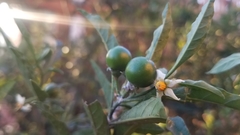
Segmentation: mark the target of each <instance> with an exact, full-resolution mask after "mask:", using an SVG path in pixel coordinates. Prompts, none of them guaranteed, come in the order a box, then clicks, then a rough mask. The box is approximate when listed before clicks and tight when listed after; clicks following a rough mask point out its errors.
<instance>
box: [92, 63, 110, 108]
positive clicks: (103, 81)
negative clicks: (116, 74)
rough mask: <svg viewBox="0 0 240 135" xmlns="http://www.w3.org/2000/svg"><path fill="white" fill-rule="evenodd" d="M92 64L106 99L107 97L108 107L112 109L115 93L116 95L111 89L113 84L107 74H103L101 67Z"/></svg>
mask: <svg viewBox="0 0 240 135" xmlns="http://www.w3.org/2000/svg"><path fill="white" fill-rule="evenodd" d="M91 64H92V67H93V69H94V72H95V74H96V77H97V80H98V81H99V83H100V85H101V87H102V89H103V93H104V97H105V100H106V103H107V106H108V108H109V109H110V108H111V106H112V101H113V93H114V91H113V90H112V89H111V83H110V82H109V81H108V79H107V77H106V76H105V74H104V73H103V72H102V70H101V69H100V67H99V66H98V65H97V64H96V63H95V62H94V61H91Z"/></svg>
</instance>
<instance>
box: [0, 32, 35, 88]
mask: <svg viewBox="0 0 240 135" xmlns="http://www.w3.org/2000/svg"><path fill="white" fill-rule="evenodd" d="M0 33H2V36H3V38H4V40H5V42H6V44H7V47H8V48H9V49H10V50H11V52H12V54H13V56H14V57H15V58H16V61H17V64H18V67H19V69H20V72H21V74H22V75H23V77H24V81H25V82H26V84H27V87H28V88H29V89H31V84H30V83H29V81H28V80H29V79H30V78H29V76H30V75H29V70H27V67H26V66H27V65H26V64H24V62H23V60H22V57H21V56H22V52H20V51H18V50H17V48H15V47H14V46H13V45H12V43H11V41H10V40H9V39H8V37H7V35H6V34H5V33H4V32H3V30H2V29H1V28H0ZM31 92H32V91H31Z"/></svg>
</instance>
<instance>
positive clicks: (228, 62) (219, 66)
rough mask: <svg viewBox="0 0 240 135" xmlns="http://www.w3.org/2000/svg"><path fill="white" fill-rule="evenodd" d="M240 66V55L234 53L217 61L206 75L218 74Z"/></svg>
mask: <svg viewBox="0 0 240 135" xmlns="http://www.w3.org/2000/svg"><path fill="white" fill-rule="evenodd" d="M238 65H240V53H234V54H232V55H230V56H228V57H226V58H223V59H221V60H220V61H218V62H217V63H216V64H215V65H214V67H213V68H212V69H211V70H210V71H208V72H207V73H208V74H219V73H223V72H226V71H229V70H231V69H233V68H235V67H236V66H238Z"/></svg>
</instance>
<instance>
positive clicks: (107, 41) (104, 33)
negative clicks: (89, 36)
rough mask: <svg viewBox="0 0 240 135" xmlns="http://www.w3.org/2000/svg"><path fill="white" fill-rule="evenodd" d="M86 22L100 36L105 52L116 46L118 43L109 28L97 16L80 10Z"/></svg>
mask: <svg viewBox="0 0 240 135" xmlns="http://www.w3.org/2000/svg"><path fill="white" fill-rule="evenodd" d="M80 12H81V13H82V15H84V16H85V17H86V18H87V20H88V21H89V22H90V23H91V24H92V25H93V27H94V28H95V29H96V30H97V32H98V34H99V35H100V37H101V39H102V41H103V43H104V45H105V48H106V50H110V49H111V48H113V47H114V46H117V45H118V42H117V40H116V38H115V36H114V35H112V34H111V30H110V26H109V24H108V23H106V22H105V21H104V20H103V19H102V18H101V17H100V16H99V15H95V14H89V13H87V12H86V11H84V10H80Z"/></svg>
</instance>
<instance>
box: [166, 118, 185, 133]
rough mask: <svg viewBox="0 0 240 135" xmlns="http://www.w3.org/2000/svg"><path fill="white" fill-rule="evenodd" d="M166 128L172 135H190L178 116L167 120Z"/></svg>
mask: <svg viewBox="0 0 240 135" xmlns="http://www.w3.org/2000/svg"><path fill="white" fill-rule="evenodd" d="M167 127H168V129H169V130H170V131H171V132H172V133H173V135H190V133H189V130H188V128H187V126H186V124H185V122H184V120H183V119H182V118H181V117H179V116H176V117H170V118H168V121H167Z"/></svg>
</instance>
